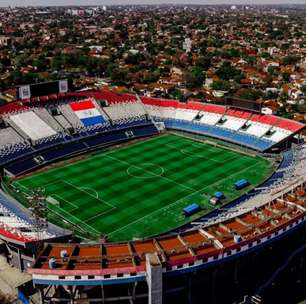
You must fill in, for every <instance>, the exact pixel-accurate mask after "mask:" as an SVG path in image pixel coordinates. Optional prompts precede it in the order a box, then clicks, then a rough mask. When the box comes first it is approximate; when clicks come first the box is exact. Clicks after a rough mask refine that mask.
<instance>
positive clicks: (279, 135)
mask: <svg viewBox="0 0 306 304" xmlns="http://www.w3.org/2000/svg"><path fill="white" fill-rule="evenodd" d="M270 132H271V134H272V135H270V136H269V135H265V136H264V137H265V138H268V139H269V140H272V141H274V142H280V141H282V140H283V139H285V138H286V137H288V136H289V135H290V134H291V132H290V131H288V130H284V129H280V128H276V127H273V128H272V129H271V130H270Z"/></svg>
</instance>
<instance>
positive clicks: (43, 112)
mask: <svg viewBox="0 0 306 304" xmlns="http://www.w3.org/2000/svg"><path fill="white" fill-rule="evenodd" d="M34 112H35V113H36V115H37V116H39V117H40V118H41V119H42V120H43V121H45V122H46V123H47V124H48V125H49V126H50V127H52V129H53V130H55V131H56V132H63V131H64V130H63V127H62V126H61V125H60V124H59V123H58V122H57V121H56V120H55V119H54V118H53V117H52V116H51V114H50V113H49V112H48V110H47V109H46V108H34Z"/></svg>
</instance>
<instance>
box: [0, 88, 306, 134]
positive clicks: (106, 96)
mask: <svg viewBox="0 0 306 304" xmlns="http://www.w3.org/2000/svg"><path fill="white" fill-rule="evenodd" d="M70 97H93V98H95V99H97V100H105V101H107V102H108V103H109V104H113V103H122V102H133V101H134V102H136V101H137V97H136V96H135V95H132V94H126V93H124V94H121V93H116V92H113V91H109V90H106V89H103V90H99V91H97V90H90V91H82V92H68V93H60V94H58V95H56V94H52V95H49V96H41V97H35V98H31V99H26V100H23V101H15V102H11V103H9V104H6V105H4V106H2V107H0V115H1V114H5V113H11V112H15V111H20V110H25V109H27V108H28V106H30V105H33V104H35V103H38V102H39V103H45V102H52V101H56V100H58V99H64V98H70ZM141 100H142V102H143V103H144V104H148V105H154V106H159V107H172V108H178V109H190V110H197V111H205V112H210V113H215V114H221V115H224V114H226V115H229V116H233V117H238V118H242V119H246V120H250V121H254V122H259V123H263V124H268V125H271V126H276V127H279V128H282V129H285V130H288V131H291V132H294V133H295V132H298V131H299V130H301V129H302V128H303V127H304V125H303V124H302V123H299V122H296V121H292V120H287V119H284V118H279V117H276V116H273V115H264V114H252V113H250V112H244V111H241V110H234V109H226V107H224V106H221V105H215V104H204V103H200V102H197V101H191V102H188V103H181V102H179V101H177V100H171V99H158V98H152V97H146V96H142V97H141Z"/></svg>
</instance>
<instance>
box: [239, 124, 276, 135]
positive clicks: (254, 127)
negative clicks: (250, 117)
mask: <svg viewBox="0 0 306 304" xmlns="http://www.w3.org/2000/svg"><path fill="white" fill-rule="evenodd" d="M270 129H271V126H269V125H266V124H261V123H258V122H252V123H251V124H250V126H249V127H248V128H247V129H246V130H245V131H243V132H245V133H247V134H250V135H254V136H257V137H262V136H264V135H265V134H266V133H267V132H268V131H269V130H270Z"/></svg>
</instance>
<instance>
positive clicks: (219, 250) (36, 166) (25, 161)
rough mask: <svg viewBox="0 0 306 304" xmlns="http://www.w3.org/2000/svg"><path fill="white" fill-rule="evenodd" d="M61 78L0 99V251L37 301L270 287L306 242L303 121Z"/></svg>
mask: <svg viewBox="0 0 306 304" xmlns="http://www.w3.org/2000/svg"><path fill="white" fill-rule="evenodd" d="M67 86H68V84H67V83H65V82H63V81H60V82H59V87H60V88H61V87H62V90H61V89H60V90H59V92H56V93H54V92H53V93H52V94H51V93H50V94H48V93H49V92H47V93H46V94H45V95H43V96H41V95H39V96H31V94H30V91H29V90H31V87H29V86H25V87H21V88H19V89H20V92H21V93H20V96H19V97H20V98H19V99H18V100H16V101H14V102H11V103H9V104H6V105H4V106H2V107H0V115H1V118H0V143H1V150H0V164H1V168H2V179H1V186H2V190H1V192H0V195H1V201H0V209H1V213H0V215H1V217H0V224H1V227H0V237H1V240H2V251H3V252H5V253H6V255H7V257H8V260H9V261H10V263H11V264H13V265H15V266H17V267H18V268H19V269H21V270H22V271H26V272H28V273H30V274H31V275H32V284H33V286H32V287H33V288H31V290H33V289H35V290H39V292H40V296H41V301H42V303H55V302H56V303H57V302H60V303H79V302H77V301H78V300H80V301H81V300H84V303H94V302H99V303H106V302H111V303H203V301H202V300H203V298H202V297H203V292H204V290H203V286H205V290H206V295H205V297H206V301H205V302H207V303H232V302H234V301H236V300H238V299H240V300H242V299H243V298H244V297H247V298H248V297H250V296H252V299H253V300H254V301H259V300H258V299H260V297H262V296H263V297H268V296H269V292H271V290H268V291H267V288H264V287H262V288H260V286H261V285H263V284H264V283H265V282H269V280H270V279H271V276H272V280H277V278H278V277H277V275H278V273H279V271H278V272H277V273H276V274H275V270H277V269H279V266H278V265H282V264H284V261H288V263H290V261H291V259H297V258H298V254H299V252H300V250H301V248H303V246H304V247H305V240H306V234H305V221H306V183H305V179H306V174H305V173H306V172H305V168H306V166H305V165H306V144H305V143H304V139H303V136H302V132H303V130H304V129H305V126H304V125H303V124H302V123H299V122H296V121H292V120H288V119H285V118H281V117H276V116H273V115H264V114H262V113H261V112H260V111H258V110H257V109H255V108H252V107H250V106H249V105H248V104H245V106H244V107H242V106H241V102H240V103H239V106H237V105H235V104H231V105H229V104H224V105H217V104H207V103H201V102H198V101H189V102H185V103H183V102H179V101H177V100H165V99H158V98H152V97H148V96H138V95H134V94H130V93H120V94H119V93H116V92H114V91H110V90H107V89H103V90H88V91H80V92H73V91H69V90H68V88H67ZM63 88H64V90H63ZM65 88H66V89H65ZM301 246H302V247H301ZM279 251H281V252H282V253H283V254H279V255H277V256H276V255H275V252H279ZM290 255H292V256H290ZM289 256H290V259H289V258H288V257H289ZM250 273H252V274H253V275H252V276H250ZM274 274H275V277H274V276H273V275H274ZM29 290H30V289H29V288H28V286H24V287H21V288H20V290H19V292H20V294H22V295H23V297H27V296H30V293H31V292H30V291H29ZM73 301H76V302H73ZM86 301H87V302H86ZM82 303H83V302H82ZM254 303H259V302H254Z"/></svg>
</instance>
